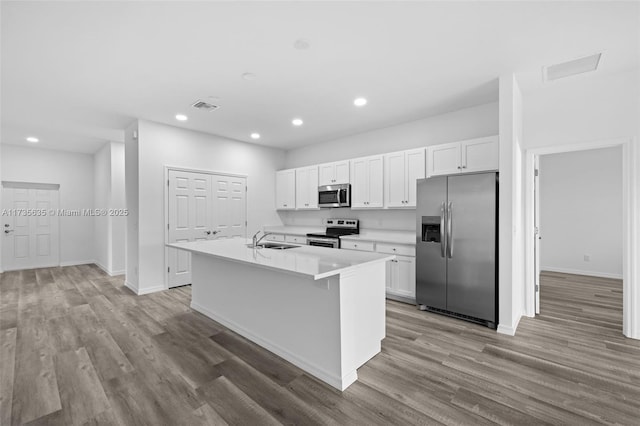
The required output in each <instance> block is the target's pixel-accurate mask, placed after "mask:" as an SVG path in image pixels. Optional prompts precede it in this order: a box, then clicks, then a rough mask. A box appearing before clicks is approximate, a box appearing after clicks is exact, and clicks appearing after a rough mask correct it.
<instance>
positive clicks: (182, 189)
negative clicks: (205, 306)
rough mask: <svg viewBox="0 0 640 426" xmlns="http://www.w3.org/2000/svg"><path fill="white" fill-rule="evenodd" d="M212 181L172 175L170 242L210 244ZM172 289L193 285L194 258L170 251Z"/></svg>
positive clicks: (200, 176)
mask: <svg viewBox="0 0 640 426" xmlns="http://www.w3.org/2000/svg"><path fill="white" fill-rule="evenodd" d="M211 212H212V201H211V177H210V175H207V174H204V173H192V172H183V171H176V170H170V171H169V218H168V219H169V242H170V243H182V242H188V241H198V240H206V239H207V232H211V230H210V228H209V226H210V221H211V219H210V218H211ZM168 251H169V269H168V271H167V272H168V274H169V287H176V286H179V285H186V284H190V283H191V255H190V254H189V253H188V252H186V251H184V250H176V249H172V248H169V249H168Z"/></svg>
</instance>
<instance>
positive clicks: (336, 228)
mask: <svg viewBox="0 0 640 426" xmlns="http://www.w3.org/2000/svg"><path fill="white" fill-rule="evenodd" d="M324 224H325V225H327V230H326V231H325V232H322V233H315V234H307V244H308V245H310V246H319V247H331V248H340V236H342V235H353V234H359V233H360V224H359V222H358V219H325V220H324Z"/></svg>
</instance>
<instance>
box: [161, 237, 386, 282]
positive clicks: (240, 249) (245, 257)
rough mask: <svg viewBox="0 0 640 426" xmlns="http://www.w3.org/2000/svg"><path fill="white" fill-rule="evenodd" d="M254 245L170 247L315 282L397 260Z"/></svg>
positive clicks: (321, 249) (196, 243)
mask: <svg viewBox="0 0 640 426" xmlns="http://www.w3.org/2000/svg"><path fill="white" fill-rule="evenodd" d="M250 243H251V240H249V239H247V240H245V239H243V238H234V239H224V240H207V241H194V242H187V243H171V244H167V246H168V247H173V248H176V249H180V250H187V251H190V252H192V253H199V254H204V255H209V256H213V257H217V258H220V259H227V260H230V261H234V262H241V263H248V264H251V265H254V266H257V267H262V268H268V269H274V270H279V271H283V272H289V273H293V274H299V275H303V276H307V277H312V278H313V279H315V280H319V279H322V278H326V277H330V276H333V275H338V274H341V273H345V272H349V271H351V270H354V269H357V268H359V267H360V266H362V265H365V264H370V263H377V262H386V261H388V260H392V259H394V258H395V256H394V255H386V254H380V253H370V252H361V251H354V250H339V249H334V248H326V247H317V246H306V245H305V246H297V247H295V248H291V249H287V250H274V249H268V248H261V249H253V248H250V247H247V244H250Z"/></svg>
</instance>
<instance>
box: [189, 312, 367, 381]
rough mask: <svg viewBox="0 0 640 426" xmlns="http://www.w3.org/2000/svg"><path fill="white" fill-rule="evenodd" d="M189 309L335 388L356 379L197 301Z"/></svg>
mask: <svg viewBox="0 0 640 426" xmlns="http://www.w3.org/2000/svg"><path fill="white" fill-rule="evenodd" d="M191 309H193V310H194V311H197V312H200V313H201V314H203V315H206V316H207V317H209V318H211V319H212V320H214V321H217V322H219V323H220V324H222V325H224V326H225V327H227V328H228V329H230V330H232V331H234V332H236V333H238V334H239V335H241V336H243V337H246V338H247V339H249V340H251V341H252V342H254V343H256V344H257V345H259V346H262V347H263V348H265V349H266V350H268V351H270V352H273V353H274V354H276V355H278V356H280V357H281V358H284V359H285V360H286V361H289V362H290V363H292V364H293V365H295V366H297V367H300V368H301V369H303V370H305V371H306V372H307V373H309V374H311V375H313V376H315V377H317V378H318V379H320V380H322V381H323V382H326V383H328V384H330V385H331V386H333V387H335V388H338V389H341V390H344V389H346V388H347V387H349V385H351V384H352V383H353V382H355V381H356V380H357V379H358V373H357V370H354V371H351V372H348V373H347V374H345V376H343V377H338V376H335V375H333V374H331V373H329V372H328V371H326V370H324V369H322V368H320V367H318V366H317V365H315V364H311V363H309V362H308V361H306V360H303V359H302V358H300V357H298V356H296V355H295V354H292V353H291V352H289V351H287V350H286V349H284V348H282V347H280V346H278V345H276V344H275V343H273V342H270V341H268V340H265V339H263V338H262V337H260V336H258V335H256V334H254V333H251V332H250V331H248V330H247V329H245V328H244V327H242V326H240V325H238V324H236V323H235V322H233V321H229V320H227V319H225V318H222V317H220V316H218V315H216V314H215V313H213V312H212V311H210V310H208V309H207V308H205V307H204V306H202V305H199V304H198V303H195V302H191ZM376 354H377V352H376V353H374V354H372V355H371V357H369V359H371V358H373V356H374V355H376Z"/></svg>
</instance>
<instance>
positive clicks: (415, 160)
mask: <svg viewBox="0 0 640 426" xmlns="http://www.w3.org/2000/svg"><path fill="white" fill-rule="evenodd" d="M405 166H406V176H407V183H406V185H407V189H406V192H407V194H406V203H405V206H406V207H415V206H416V198H417V193H416V181H417V180H418V179H424V177H425V149H424V148H423V149H415V150H412V151H407V152H406V162H405Z"/></svg>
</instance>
